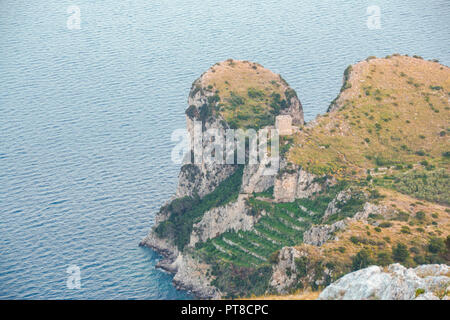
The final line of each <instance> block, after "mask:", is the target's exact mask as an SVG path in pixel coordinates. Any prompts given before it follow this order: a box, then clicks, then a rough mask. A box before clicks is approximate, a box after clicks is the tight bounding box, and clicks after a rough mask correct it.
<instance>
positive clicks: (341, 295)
mask: <svg viewBox="0 0 450 320" xmlns="http://www.w3.org/2000/svg"><path fill="white" fill-rule="evenodd" d="M449 274H450V268H449V266H447V265H443V264H442V265H422V266H419V267H417V268H414V269H413V268H410V269H408V268H405V267H403V266H402V265H400V264H398V263H397V264H392V265H390V266H389V267H387V268H384V269H383V268H381V267H378V266H371V267H368V268H365V269H362V270H358V271H355V272H352V273H349V274H347V275H345V276H344V277H342V278H341V279H339V280H338V281H336V282H334V283H333V284H331V285H329V286H328V287H327V288H325V290H324V291H322V293H321V294H320V295H319V299H320V300H369V299H370V300H375V299H380V300H412V299H421V300H423V299H436V298H439V297H443V296H445V295H446V291H447V288H448V285H449V283H450V277H449ZM447 294H448V291H447Z"/></svg>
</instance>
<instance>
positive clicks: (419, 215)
mask: <svg viewBox="0 0 450 320" xmlns="http://www.w3.org/2000/svg"><path fill="white" fill-rule="evenodd" d="M416 218H417V219H419V220H424V219H425V212H423V211H417V212H416Z"/></svg>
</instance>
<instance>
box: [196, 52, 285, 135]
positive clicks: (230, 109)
mask: <svg viewBox="0 0 450 320" xmlns="http://www.w3.org/2000/svg"><path fill="white" fill-rule="evenodd" d="M201 86H202V88H204V89H206V90H210V91H212V92H215V93H216V94H217V98H218V99H219V101H218V102H219V103H218V107H219V112H220V114H221V115H222V116H223V117H224V119H225V120H226V121H227V122H228V123H229V124H230V125H231V126H232V127H233V126H235V127H239V128H250V127H252V128H259V127H262V126H265V125H271V124H274V116H275V115H276V114H278V113H279V112H280V110H279V109H280V107H281V108H282V104H281V102H282V101H283V100H284V102H283V103H286V101H287V98H286V94H285V92H286V89H288V85H287V83H286V82H285V81H284V80H283V79H282V78H281V77H280V75H278V74H276V73H273V72H272V71H270V70H268V69H266V68H264V67H263V66H261V65H260V64H257V63H253V62H250V61H240V60H232V59H229V60H227V61H223V62H220V63H217V64H215V65H214V66H212V67H211V68H210V69H209V70H208V71H207V72H205V73H204V74H203V75H202V77H201ZM275 96H277V98H275ZM274 106H275V107H276V108H275V109H274Z"/></svg>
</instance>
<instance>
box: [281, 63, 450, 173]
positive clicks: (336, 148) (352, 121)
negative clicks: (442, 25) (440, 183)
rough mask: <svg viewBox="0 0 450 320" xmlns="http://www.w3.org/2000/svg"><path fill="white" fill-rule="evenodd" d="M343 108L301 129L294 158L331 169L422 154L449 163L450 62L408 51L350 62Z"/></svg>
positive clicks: (356, 168)
mask: <svg viewBox="0 0 450 320" xmlns="http://www.w3.org/2000/svg"><path fill="white" fill-rule="evenodd" d="M348 83H350V84H351V86H349V85H347V89H345V90H344V91H343V92H342V93H341V95H340V96H339V98H338V99H337V104H338V105H339V106H340V108H339V109H338V110H336V111H334V112H330V113H327V114H325V115H323V116H320V117H318V118H317V119H316V123H315V125H313V126H307V127H305V128H304V129H303V130H302V131H301V132H300V133H299V134H298V135H297V136H296V137H295V140H294V141H295V142H294V143H295V145H294V147H293V148H291V151H290V154H289V159H290V160H291V161H292V162H295V163H297V164H299V165H302V166H304V167H306V168H308V170H309V171H311V172H314V173H317V174H324V173H332V174H336V175H347V176H349V175H353V176H362V175H364V174H365V172H366V169H368V168H374V167H384V166H390V165H396V164H401V165H406V164H415V163H418V162H420V161H423V160H427V161H429V162H430V163H433V164H436V165H437V166H439V167H446V168H448V164H449V161H448V158H444V157H443V153H444V152H447V151H450V145H449V134H450V127H449V120H450V107H449V98H450V69H449V68H448V67H446V66H443V65H441V64H439V63H436V62H431V61H425V60H421V59H418V58H411V57H405V56H392V57H389V58H384V59H370V60H369V61H363V62H360V63H358V64H356V65H354V66H353V67H352V68H351V69H349V80H348Z"/></svg>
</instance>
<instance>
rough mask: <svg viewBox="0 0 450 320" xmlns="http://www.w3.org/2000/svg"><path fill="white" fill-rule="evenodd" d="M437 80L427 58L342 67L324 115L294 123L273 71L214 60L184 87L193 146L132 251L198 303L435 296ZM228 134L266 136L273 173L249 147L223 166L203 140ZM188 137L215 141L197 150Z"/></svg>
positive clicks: (444, 107) (440, 216) (439, 240)
mask: <svg viewBox="0 0 450 320" xmlns="http://www.w3.org/2000/svg"><path fill="white" fill-rule="evenodd" d="M449 79H450V70H449V68H448V67H446V66H443V65H441V64H439V63H437V62H435V61H426V60H424V59H422V58H420V57H416V56H415V57H408V56H400V55H398V54H394V55H392V56H387V57H385V58H374V57H370V58H368V59H366V60H364V61H361V62H358V63H357V64H355V65H352V66H349V67H348V68H347V69H346V70H345V72H344V77H343V86H342V88H341V92H340V94H339V96H338V97H337V98H336V99H335V100H334V101H333V102H332V103H331V105H330V107H329V108H328V112H327V113H325V114H324V115H319V116H318V117H317V118H316V119H315V120H314V121H311V122H310V123H308V124H305V123H304V120H303V109H302V105H301V103H300V100H299V98H298V96H297V93H296V92H295V91H294V90H293V89H292V88H291V87H290V86H289V85H288V83H287V82H286V81H285V80H284V79H283V78H282V77H281V76H280V75H278V74H275V73H273V72H271V71H270V70H267V69H265V68H264V67H262V66H261V65H259V64H257V63H253V62H249V61H237V60H232V59H229V60H227V61H223V62H221V63H217V64H215V65H214V66H212V67H211V68H210V69H209V70H207V71H206V72H205V73H204V74H203V75H201V77H200V78H199V79H197V80H196V81H194V83H193V84H192V88H191V91H190V94H189V98H188V106H187V109H186V122H187V131H188V132H189V134H190V137H191V139H192V140H191V146H192V149H191V150H190V152H188V153H187V154H186V157H185V161H184V163H183V165H182V167H181V170H180V175H179V183H178V187H177V190H176V191H175V195H174V197H173V198H172V199H171V201H169V202H168V203H167V204H166V205H165V206H163V207H162V208H161V209H160V211H159V213H158V214H157V216H156V219H155V221H156V223H155V225H154V226H153V227H152V230H151V231H150V233H149V235H148V236H147V237H146V238H144V239H143V240H142V241H141V245H143V246H148V247H150V248H152V249H154V250H156V251H158V252H159V253H160V254H161V255H162V256H163V259H162V260H161V261H159V263H158V266H159V267H161V268H163V269H165V270H167V271H169V272H171V273H173V274H174V283H175V285H176V286H177V288H180V289H186V290H189V291H191V292H193V293H194V294H195V295H197V296H198V297H200V298H213V299H217V298H223V297H227V298H228V297H229V298H236V297H245V296H249V295H266V294H275V295H286V294H292V293H295V292H298V291H302V290H314V291H322V290H323V292H322V293H321V295H320V298H321V299H368V298H380V299H415V298H418V299H421V298H434V297H437V298H445V297H446V295H447V294H448V291H446V290H447V288H445V290H444V291H443V292H442V290H441V289H439V290H441V291H439V290H438V287H439V288H441V287H442V286H443V283H444V282H445V281H447V280H448V270H447V269H448V264H449V262H450V237H449V235H450V208H449V205H450V203H449V199H450V197H449V195H450V189H449V186H450V183H449V175H448V172H449V169H450V165H449V164H450V161H449V150H450V144H449V140H448V135H449V134H450V131H449V130H450V129H449V128H448V121H447V119H448V118H449V116H450V113H449V110H450V107H449V96H450V82H449ZM231 129H233V130H240V131H242V132H247V133H248V132H252V130H254V131H253V132H257V133H260V132H266V131H265V130H268V131H267V132H272V131H271V130H277V132H278V133H279V138H278V139H279V140H278V141H279V162H278V166H277V170H276V171H273V168H272V166H271V165H272V163H271V162H270V160H271V159H272V158H270V157H261V156H260V157H259V158H258V159H259V161H258V162H257V163H249V161H248V160H249V153H250V148H251V147H250V143H247V144H246V145H245V144H244V145H245V146H246V147H245V162H244V163H238V162H233V163H229V162H228V161H225V158H226V157H227V156H229V155H230V154H229V152H230V149H226V150H220V149H217V147H216V144H215V143H216V142H217V139H218V138H217V137H219V136H226V135H227V132H229V131H230V130H231ZM198 132H201V133H205V132H214V138H211V137H210V136H206V138H204V139H202V140H201V141H200V145H199V144H198V141H197V142H196V141H194V138H193V137H194V136H195V134H198ZM271 139H273V137H272V138H271ZM232 141H234V142H235V143H236V144H233V145H232V146H233V147H232V148H231V159H233V158H234V159H236V158H237V155H236V154H237V149H236V147H235V146H236V145H237V143H238V140H232ZM273 141H276V140H271V142H273ZM244 142H245V141H244ZM196 143H197V144H196ZM198 148H200V149H202V150H206V153H207V154H208V156H212V157H213V158H214V159H215V160H216V161H213V162H210V161H203V160H205V158H202V157H204V156H205V154H203V155H201V156H200V158H199V154H198V150H199V149H198ZM275 150H277V149H276V148H274V149H272V147H271V148H269V151H268V152H267V153H266V155H267V154H269V153H270V154H271V155H272V153H273V151H275ZM199 159H200V160H201V161H198V160H199ZM208 159H209V158H208ZM217 160H219V161H217ZM400 264H401V265H403V266H404V267H403V266H401V265H400ZM446 268H447V269H446ZM444 269H445V270H447V271H446V272H447V273H445V272H444V271H442V270H444ZM427 270H428V271H430V272H431V273H432V275H429V276H427V275H425V274H426V273H427V272H428V271H427ZM436 270H437V271H436ZM435 271H436V272H437V273H436V272H435ZM441 271H442V272H444V273H442V272H441ZM374 279H375V280H374ZM446 279H447V280H446ZM372 280H373V281H372ZM389 282H390V283H394V284H395V285H392V286H389V285H388V284H387V283H389ZM422 291H423V292H422Z"/></svg>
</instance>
